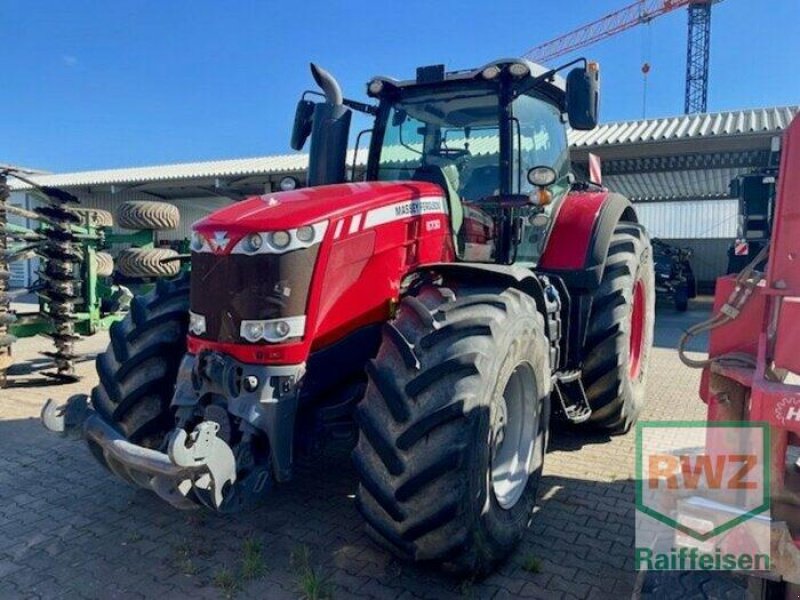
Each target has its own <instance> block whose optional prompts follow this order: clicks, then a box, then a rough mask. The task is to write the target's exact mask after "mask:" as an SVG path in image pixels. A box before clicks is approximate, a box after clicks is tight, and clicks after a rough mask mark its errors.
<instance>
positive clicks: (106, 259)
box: [94, 252, 114, 277]
mask: <svg viewBox="0 0 800 600" xmlns="http://www.w3.org/2000/svg"><path fill="white" fill-rule="evenodd" d="M94 258H95V263H96V264H97V276H98V277H111V275H112V274H113V273H114V257H113V256H111V255H110V254H109V253H108V252H96V253H95V255H94Z"/></svg>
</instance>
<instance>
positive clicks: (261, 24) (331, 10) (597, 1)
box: [0, 0, 800, 172]
mask: <svg viewBox="0 0 800 600" xmlns="http://www.w3.org/2000/svg"><path fill="white" fill-rule="evenodd" d="M628 2H629V0H560V1H550V0H546V1H545V0H526V1H523V0H491V1H484V2H476V1H473V0H460V1H458V0H437V1H430V0H428V1H424V0H405V1H403V2H380V1H375V0H373V1H371V2H365V1H361V0H352V1H348V2H337V1H336V0H326V1H321V0H310V1H309V0H296V1H295V2H276V1H261V2H256V1H243V0H242V1H235V2H234V1H230V2H221V1H212V0H192V1H189V0H185V1H182V0H171V1H167V2H165V1H163V0H162V1H156V0H149V1H145V0H138V1H134V0H119V1H114V2H98V1H96V0H95V1H89V0H71V1H69V2H64V1H63V0H38V1H36V2H25V1H22V0H0V39H2V40H3V69H2V77H3V79H4V81H5V85H3V86H2V93H0V162H11V163H15V164H22V165H27V166H31V167H38V168H43V169H48V170H52V171H57V172H58V171H73V170H84V169H95V168H112V167H125V166H135V165H147V164H161V163H171V162H182V161H194V160H212V159H223V158H237V157H246V156H259V155H264V154H272V153H287V152H290V150H289V148H288V135H289V128H290V124H291V119H292V115H293V112H294V107H295V103H296V101H297V98H298V95H299V94H300V92H301V91H302V90H304V89H306V88H309V87H312V84H311V78H310V75H309V72H308V62H309V60H314V61H317V62H319V63H320V64H321V65H323V66H324V67H326V68H327V69H329V70H330V71H331V72H333V73H334V74H335V75H336V76H337V77H338V78H339V80H340V81H341V83H342V86H343V88H344V89H345V93H346V94H347V95H349V96H350V97H353V98H356V99H363V98H364V84H365V82H366V81H367V80H368V79H369V78H370V77H371V76H372V75H376V74H385V75H392V76H396V77H400V78H406V77H411V76H413V73H414V69H415V67H416V66H418V65H424V64H433V63H439V62H444V63H445V64H446V65H447V67H448V68H451V69H454V68H468V67H473V66H477V65H479V64H482V63H484V62H487V61H488V60H491V59H493V58H499V57H506V56H513V55H519V54H523V53H524V52H525V51H526V50H528V49H529V48H530V47H532V46H534V45H536V44H537V43H539V42H542V41H546V40H548V39H550V38H552V37H555V36H556V35H558V34H560V33H563V32H566V31H568V30H570V29H572V28H574V27H576V26H578V25H581V24H583V23H585V22H588V21H591V20H593V19H595V18H598V17H600V16H602V15H604V14H606V13H607V12H610V11H611V10H614V9H616V8H619V7H621V6H623V5H625V4H627V3H628ZM767 6H769V10H766V7H767ZM798 23H800V1H798V0H725V1H724V2H722V3H721V4H719V5H717V6H715V7H714V18H713V33H712V63H711V69H712V73H711V91H710V98H709V109H710V110H726V109H738V108H748V107H758V106H777V105H787V104H797V103H800V77H797V75H796V69H793V68H792V67H787V66H786V64H787V63H791V61H792V60H795V59H796V58H797V57H798V56H800V35H798ZM583 53H584V54H585V55H587V56H589V57H590V58H593V59H597V60H599V61H600V64H601V68H602V73H603V89H602V115H601V116H602V119H603V120H617V119H634V118H639V117H641V115H642V75H641V71H640V69H641V65H642V63H643V62H645V61H647V62H649V63H650V64H651V65H652V71H651V73H650V76H649V88H648V103H647V115H648V116H650V117H654V116H665V115H676V114H680V113H681V112H682V110H683V86H684V68H685V66H684V65H685V54H686V12H685V11H684V10H678V11H675V12H674V13H672V14H670V15H666V16H664V17H661V18H660V19H658V20H656V21H655V22H653V23H651V24H650V25H648V26H640V27H638V28H635V29H632V30H630V31H628V32H626V33H623V34H621V35H618V36H617V37H615V38H612V39H611V40H608V41H605V42H603V43H601V44H599V45H596V46H594V47H591V48H589V49H587V50H585V51H583Z"/></svg>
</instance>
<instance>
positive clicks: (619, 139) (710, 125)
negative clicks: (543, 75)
mask: <svg viewBox="0 0 800 600" xmlns="http://www.w3.org/2000/svg"><path fill="white" fill-rule="evenodd" d="M798 111H800V107H798V106H783V107H778V108H761V109H754V110H739V111H729V112H719V113H707V114H698V115H682V116H680V117H666V118H663V119H646V120H640V121H620V122H617V123H606V124H604V125H600V126H599V127H597V128H596V129H593V130H592V131H570V132H569V140H570V144H571V145H572V146H573V147H574V148H590V147H596V146H611V145H617V144H646V143H652V142H667V141H676V140H691V139H695V138H700V137H712V136H716V137H734V136H742V135H754V134H761V135H764V134H771V133H779V132H781V131H783V130H784V129H786V128H787V127H788V126H789V123H791V121H792V119H793V118H794V116H795V115H796V114H797V113H798Z"/></svg>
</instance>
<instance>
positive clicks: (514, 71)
mask: <svg viewBox="0 0 800 600" xmlns="http://www.w3.org/2000/svg"><path fill="white" fill-rule="evenodd" d="M508 72H509V73H511V76H512V77H527V76H528V75H529V74H530V72H531V71H530V69H529V68H528V65H526V64H524V63H513V64H512V65H511V66H510V67H508Z"/></svg>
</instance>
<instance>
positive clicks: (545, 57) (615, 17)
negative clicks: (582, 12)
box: [525, 0, 693, 63]
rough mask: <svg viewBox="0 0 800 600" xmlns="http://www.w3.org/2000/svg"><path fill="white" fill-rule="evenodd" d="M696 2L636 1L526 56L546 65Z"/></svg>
mask: <svg viewBox="0 0 800 600" xmlns="http://www.w3.org/2000/svg"><path fill="white" fill-rule="evenodd" d="M692 3H693V0H636V2H633V3H632V4H629V5H628V6H625V7H623V8H620V9H619V10H617V11H614V12H613V13H611V14H608V15H606V16H605V17H602V18H600V19H597V20H596V21H593V22H591V23H588V24H587V25H582V26H581V27H578V28H577V29H575V30H573V31H570V32H569V33H566V34H564V35H561V36H559V37H557V38H555V39H553V40H550V41H549V42H545V43H543V44H540V45H538V46H536V47H535V48H531V49H530V50H529V51H528V52H526V53H525V58H529V59H530V60H532V61H534V62H538V63H545V62H547V61H549V60H552V59H554V58H558V57H559V56H563V55H564V54H567V53H569V52H572V51H573V50H578V49H580V48H585V47H586V46H590V45H591V44H594V43H595V42H599V41H600V40H604V39H606V38H609V37H611V36H613V35H616V34H618V33H620V32H622V31H625V30H626V29H630V28H631V27H635V26H636V25H640V24H642V23H647V22H649V21H652V20H653V19H655V18H656V17H660V16H661V15H664V14H666V13H668V12H671V11H673V10H675V9H677V8H681V7H683V6H687V5H689V4H692Z"/></svg>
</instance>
